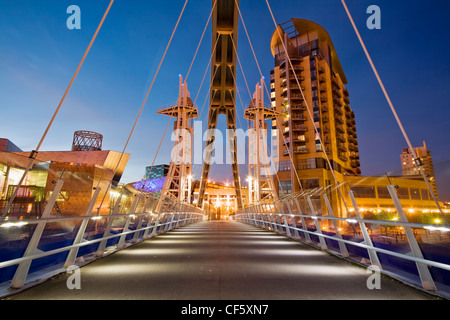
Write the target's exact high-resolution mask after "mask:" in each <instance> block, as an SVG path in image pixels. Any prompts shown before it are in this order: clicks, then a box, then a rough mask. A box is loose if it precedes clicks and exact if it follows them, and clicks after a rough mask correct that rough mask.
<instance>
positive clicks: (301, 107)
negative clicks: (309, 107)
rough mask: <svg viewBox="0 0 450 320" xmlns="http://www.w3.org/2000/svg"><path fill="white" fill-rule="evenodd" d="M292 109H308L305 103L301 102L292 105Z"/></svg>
mask: <svg viewBox="0 0 450 320" xmlns="http://www.w3.org/2000/svg"><path fill="white" fill-rule="evenodd" d="M291 98H292V97H291ZM291 109H292V110H295V111H306V107H305V106H304V105H301V104H293V105H292V106H291Z"/></svg>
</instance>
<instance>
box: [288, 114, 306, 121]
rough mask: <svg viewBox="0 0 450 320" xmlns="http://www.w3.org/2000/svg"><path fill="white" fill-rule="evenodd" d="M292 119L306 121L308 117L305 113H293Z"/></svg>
mask: <svg viewBox="0 0 450 320" xmlns="http://www.w3.org/2000/svg"><path fill="white" fill-rule="evenodd" d="M291 118H292V121H306V117H305V116H304V115H303V114H298V115H292V117H291Z"/></svg>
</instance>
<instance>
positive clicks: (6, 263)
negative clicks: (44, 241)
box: [0, 212, 203, 269]
mask: <svg viewBox="0 0 450 320" xmlns="http://www.w3.org/2000/svg"><path fill="white" fill-rule="evenodd" d="M186 213H188V214H194V215H199V216H202V219H203V214H201V213H195V212H179V213H162V214H169V215H175V214H186ZM149 214H150V213H141V214H135V215H136V216H137V215H149ZM124 216H128V214H118V215H105V216H101V217H105V218H114V217H124ZM92 218H93V217H92V216H91V217H73V218H70V219H65V218H56V219H43V220H42V221H47V222H48V221H49V220H50V222H55V221H67V220H81V219H83V220H85V219H92ZM190 219H191V218H183V219H179V220H177V221H176V222H177V223H178V222H181V221H186V220H190ZM36 220H38V219H36ZM20 221H25V220H20ZM38 222H41V221H38ZM172 223H173V221H168V222H164V223H158V224H157V225H153V224H152V225H150V226H146V227H143V228H139V229H135V230H129V231H124V232H121V233H118V234H114V235H110V236H103V237H102V238H99V239H94V240H88V241H84V242H82V243H78V244H74V245H70V246H65V247H62V248H58V249H54V250H50V251H45V252H41V253H38V254H34V255H31V256H27V257H22V258H17V259H12V260H8V261H3V262H0V269H2V268H6V267H10V266H13V265H16V264H19V263H21V262H25V261H32V260H34V259H39V258H44V257H47V256H51V255H54V254H57V253H61V252H64V251H68V250H71V249H75V248H81V247H84V246H88V245H91V244H94V243H97V242H102V241H105V240H109V239H114V238H117V237H121V236H124V235H129V234H135V233H137V232H142V231H145V230H148V229H153V228H158V227H161V226H165V225H170V224H172ZM169 230H171V229H169ZM169 230H165V231H164V232H167V231H169ZM150 237H151V236H149V238H150Z"/></svg>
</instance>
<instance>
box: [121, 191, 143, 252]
mask: <svg viewBox="0 0 450 320" xmlns="http://www.w3.org/2000/svg"><path fill="white" fill-rule="evenodd" d="M138 201H139V195H135V196H134V200H133V203H132V204H131V208H130V212H129V213H128V216H127V220H126V221H125V225H124V226H123V231H122V233H125V232H127V231H129V230H128V227H129V226H130V223H131V218H132V215H133V214H134V213H135V210H136V206H137V204H138ZM126 237H127V235H126V234H124V235H121V236H120V239H119V242H118V243H117V248H123V247H124V246H125V238H126Z"/></svg>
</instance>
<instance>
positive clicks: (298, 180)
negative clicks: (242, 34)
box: [232, 38, 303, 190]
mask: <svg viewBox="0 0 450 320" xmlns="http://www.w3.org/2000/svg"><path fill="white" fill-rule="evenodd" d="M248 39H249V40H250V38H248ZM232 43H233V48H234V51H235V53H236V58H237V61H238V64H239V67H240V69H241V73H242V76H243V78H244V81H245V85H246V87H247V91H248V93H249V96H250V101H251V100H252V99H253V96H252V94H251V92H250V88H249V86H248V82H247V79H246V77H245V73H244V69H243V67H242V64H241V59H240V58H239V54H238V52H237V48H236V44H235V43H234V40H233V39H232ZM254 57H255V59H256V56H254ZM256 63H257V64H258V67H259V63H258V62H256ZM259 71H260V74H261V77H262V78H264V76H263V75H262V73H261V69H259ZM232 75H233V77H234V82H235V83H236V76H235V75H234V74H233V73H232ZM265 85H266V83H265V82H264V86H265ZM266 89H267V87H266ZM236 92H237V93H238V96H239V100H240V101H241V105H242V109H243V111H244V113H245V108H244V104H243V103H242V99H241V95H240V93H239V90H238V89H237V88H236ZM269 99H270V96H269ZM235 105H236V104H235ZM238 119H239V118H238ZM277 123H278V120H277ZM239 124H240V119H239ZM241 127H242V125H241ZM279 131H280V133H282V132H281V129H280V130H279ZM285 146H286V147H287V144H286V143H285ZM289 156H290V161H291V163H292V166H294V161H293V159H292V155H291V154H290V152H289ZM258 157H259V155H258ZM275 174H276V176H277V179H278V181H280V180H279V177H278V171H276V172H275ZM295 174H296V177H297V182H298V183H299V186H300V188H301V189H302V190H303V186H302V183H301V182H300V178H299V176H298V173H297V172H295Z"/></svg>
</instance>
